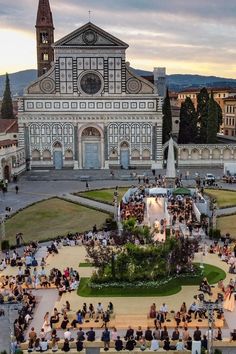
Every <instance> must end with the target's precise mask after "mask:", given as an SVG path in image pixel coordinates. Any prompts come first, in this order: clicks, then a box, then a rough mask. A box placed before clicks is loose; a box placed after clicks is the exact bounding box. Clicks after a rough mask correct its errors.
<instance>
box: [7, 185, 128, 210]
mask: <svg viewBox="0 0 236 354" xmlns="http://www.w3.org/2000/svg"><path fill="white" fill-rule="evenodd" d="M134 183H135V181H117V180H109V181H104V180H96V181H92V182H89V186H90V189H98V188H104V187H105V188H115V187H116V186H120V187H127V188H129V187H130V186H131V185H132V184H134ZM17 185H18V186H19V193H18V194H16V193H15V184H13V183H10V184H9V186H8V192H7V193H5V195H4V194H3V193H1V192H0V213H4V212H5V208H6V207H10V208H12V212H11V213H14V212H16V211H17V210H20V209H22V208H25V207H27V206H28V205H31V204H33V203H36V202H39V201H41V200H44V199H48V198H52V197H55V196H61V195H63V194H70V193H75V192H79V191H85V190H86V184H85V182H81V181H25V180H24V179H22V180H21V181H19V183H18V184H17Z"/></svg>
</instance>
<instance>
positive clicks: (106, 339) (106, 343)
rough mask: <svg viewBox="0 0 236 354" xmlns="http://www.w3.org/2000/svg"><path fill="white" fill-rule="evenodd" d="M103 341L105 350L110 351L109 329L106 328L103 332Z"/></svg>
mask: <svg viewBox="0 0 236 354" xmlns="http://www.w3.org/2000/svg"><path fill="white" fill-rule="evenodd" d="M102 341H103V343H104V350H108V349H109V345H110V331H109V330H108V328H105V330H104V331H103V332H102Z"/></svg>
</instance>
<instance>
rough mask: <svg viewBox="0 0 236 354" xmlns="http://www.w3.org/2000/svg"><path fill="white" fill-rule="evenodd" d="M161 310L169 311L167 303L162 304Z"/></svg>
mask: <svg viewBox="0 0 236 354" xmlns="http://www.w3.org/2000/svg"><path fill="white" fill-rule="evenodd" d="M160 311H161V312H168V307H167V305H162V306H161V308H160Z"/></svg>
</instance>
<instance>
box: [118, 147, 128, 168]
mask: <svg viewBox="0 0 236 354" xmlns="http://www.w3.org/2000/svg"><path fill="white" fill-rule="evenodd" d="M120 166H121V168H124V169H126V170H127V169H128V168H129V145H128V143H126V142H124V143H122V144H121V146H120Z"/></svg>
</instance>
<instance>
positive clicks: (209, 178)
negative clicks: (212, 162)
mask: <svg viewBox="0 0 236 354" xmlns="http://www.w3.org/2000/svg"><path fill="white" fill-rule="evenodd" d="M215 180H216V178H215V176H214V175H213V174H212V173H207V174H206V176H205V182H206V184H208V185H212V184H214V183H215Z"/></svg>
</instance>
